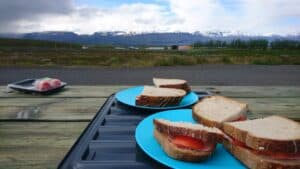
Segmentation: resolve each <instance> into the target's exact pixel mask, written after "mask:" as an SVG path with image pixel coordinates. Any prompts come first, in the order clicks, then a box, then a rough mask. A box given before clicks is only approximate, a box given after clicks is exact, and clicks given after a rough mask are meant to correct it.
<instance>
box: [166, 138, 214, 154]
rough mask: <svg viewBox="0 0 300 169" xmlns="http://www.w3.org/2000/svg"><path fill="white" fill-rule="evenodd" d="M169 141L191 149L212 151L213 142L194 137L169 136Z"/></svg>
mask: <svg viewBox="0 0 300 169" xmlns="http://www.w3.org/2000/svg"><path fill="white" fill-rule="evenodd" d="M169 141H170V142H171V143H173V144H174V145H176V146H177V147H179V148H184V149H191V150H196V151H213V149H214V148H215V144H208V143H205V142H203V141H202V140H200V139H195V138H193V137H189V136H182V135H178V136H171V137H169Z"/></svg>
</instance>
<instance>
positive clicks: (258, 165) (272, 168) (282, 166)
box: [223, 141, 300, 169]
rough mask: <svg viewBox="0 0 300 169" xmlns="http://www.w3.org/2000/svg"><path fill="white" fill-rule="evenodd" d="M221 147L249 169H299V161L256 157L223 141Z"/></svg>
mask: <svg viewBox="0 0 300 169" xmlns="http://www.w3.org/2000/svg"><path fill="white" fill-rule="evenodd" d="M223 145H224V146H225V147H226V149H227V150H228V151H229V152H231V153H232V154H233V155H234V156H235V157H236V158H237V159H238V160H240V161H241V162H242V163H244V164H245V165H246V166H247V167H248V168H251V169H299V168H300V160H278V159H272V158H271V157H269V156H265V155H258V154H255V153H253V151H250V150H249V149H246V148H243V147H241V146H237V145H234V144H231V143H230V142H228V141H224V143H223Z"/></svg>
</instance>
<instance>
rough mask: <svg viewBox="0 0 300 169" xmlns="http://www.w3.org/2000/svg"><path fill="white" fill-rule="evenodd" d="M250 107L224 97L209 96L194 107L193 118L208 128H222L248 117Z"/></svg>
mask: <svg viewBox="0 0 300 169" xmlns="http://www.w3.org/2000/svg"><path fill="white" fill-rule="evenodd" d="M247 111H248V106H247V104H246V103H242V102H239V101H236V100H233V99H230V98H227V97H223V96H208V97H205V98H203V99H202V100H200V101H199V102H198V103H197V104H195V105H194V106H193V118H194V119H195V120H196V121H198V122H199V123H202V124H204V125H207V126H214V127H218V128H222V125H223V123H224V122H229V121H234V120H237V119H238V118H240V117H241V116H246V113H247Z"/></svg>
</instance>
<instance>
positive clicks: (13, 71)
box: [0, 65, 300, 86]
mask: <svg viewBox="0 0 300 169" xmlns="http://www.w3.org/2000/svg"><path fill="white" fill-rule="evenodd" d="M44 76H48V77H57V78H60V79H63V80H64V81H66V82H68V83H69V84H72V85H142V84H151V79H152V77H170V78H183V79H186V80H188V81H189V83H190V84H192V85H261V86H265V85H274V86H275V85H288V86H299V85H300V66H296V65H281V66H265V65H197V66H176V67H152V68H120V69H116V68H65V67H57V68H0V85H6V84H7V83H10V82H14V81H17V80H21V79H25V78H35V77H44Z"/></svg>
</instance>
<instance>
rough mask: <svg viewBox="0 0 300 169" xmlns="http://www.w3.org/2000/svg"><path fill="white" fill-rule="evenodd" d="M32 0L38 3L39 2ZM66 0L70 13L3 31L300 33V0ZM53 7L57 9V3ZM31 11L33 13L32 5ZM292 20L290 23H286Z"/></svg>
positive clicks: (18, 21)
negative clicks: (105, 4) (90, 2)
mask: <svg viewBox="0 0 300 169" xmlns="http://www.w3.org/2000/svg"><path fill="white" fill-rule="evenodd" d="M10 1H15V0H10ZM31 1H32V3H34V2H33V1H35V0H31ZM65 1H66V3H65V4H67V5H66V6H67V7H65V9H68V11H67V12H61V10H58V11H57V12H55V10H53V11H54V12H52V11H51V12H47V13H45V12H43V10H39V11H41V12H43V13H42V14H40V13H39V12H38V11H37V12H36V13H34V14H35V15H38V16H39V17H33V16H31V17H22V15H20V17H19V18H14V20H11V19H10V20H9V23H8V24H2V25H6V27H4V26H2V27H1V26H0V32H4V31H7V29H8V28H10V29H8V30H11V31H18V32H31V31H50V30H51V31H55V30H59V31H62V30H63V31H75V32H77V33H88V34H90V33H93V32H97V31H119V30H121V31H127V32H131V31H135V32H151V31H157V32H161V31H162V32H165V31H184V32H186V31H188V32H194V31H211V30H220V31H233V32H236V31H240V32H245V33H252V34H266V33H278V34H289V33H296V32H300V10H299V9H298V7H299V6H300V1H299V0H289V1H284V0H264V1H262V0H222V1H221V0H155V2H159V1H164V2H166V3H163V4H169V6H167V5H160V3H153V4H149V3H147V4H143V3H133V4H123V5H120V6H116V7H113V8H99V7H97V8H95V7H90V6H75V4H71V3H70V2H72V1H70V0H65ZM28 5H31V4H30V3H28ZM46 6H47V5H46ZM52 6H53V7H52V8H54V9H55V5H52ZM44 7H45V6H44ZM18 8H20V6H18ZM29 9H30V11H31V10H33V9H34V8H29ZM10 11H13V9H11V10H10ZM27 11H28V10H27ZM7 12H9V11H7ZM0 13H1V12H0ZM27 13H28V12H27ZM32 15H33V14H32ZM6 16H9V15H6ZM290 18H292V21H289V22H288V20H289V19H290ZM2 19H3V17H2ZM293 20H298V21H293ZM6 22H8V21H7V20H6ZM0 23H1V17H0Z"/></svg>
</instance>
